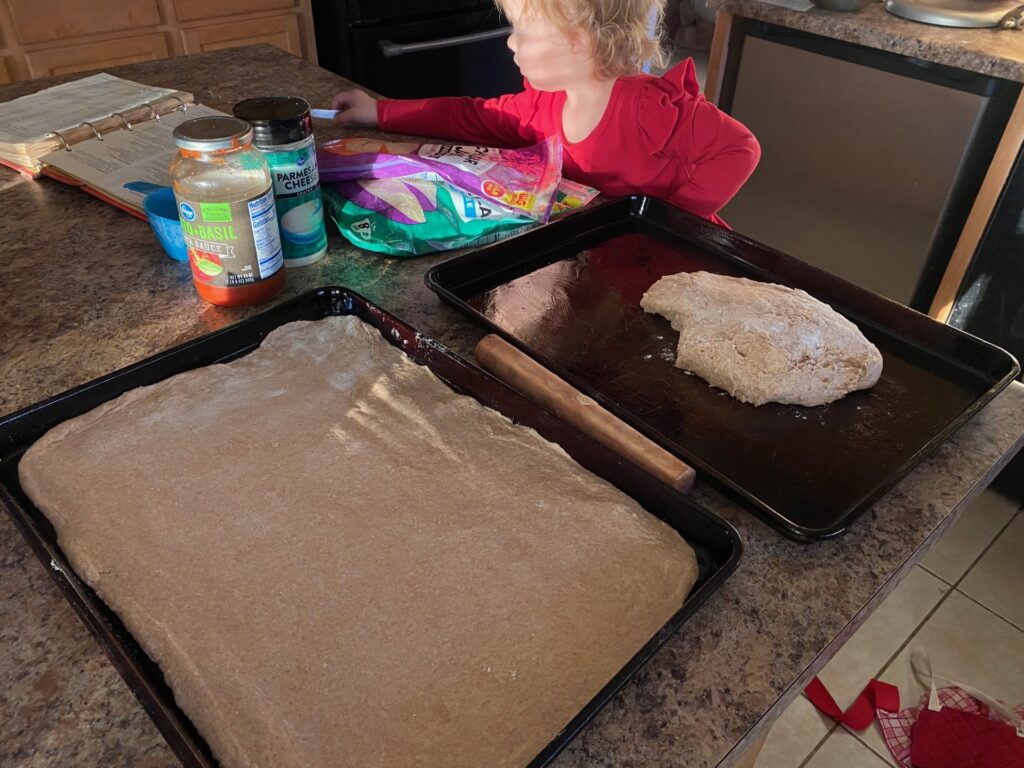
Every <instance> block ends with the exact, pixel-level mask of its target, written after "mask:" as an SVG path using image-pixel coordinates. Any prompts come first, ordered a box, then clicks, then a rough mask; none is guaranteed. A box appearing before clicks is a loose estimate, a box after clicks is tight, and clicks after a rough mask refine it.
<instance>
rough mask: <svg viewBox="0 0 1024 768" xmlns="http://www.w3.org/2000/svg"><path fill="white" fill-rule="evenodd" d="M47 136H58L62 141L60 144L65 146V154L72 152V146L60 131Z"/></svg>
mask: <svg viewBox="0 0 1024 768" xmlns="http://www.w3.org/2000/svg"><path fill="white" fill-rule="evenodd" d="M46 135H47V136H56V137H57V138H58V139H60V143H61V144H63V145H64V151H65V152H70V151H71V145H70V144H68V140H67V139H65V138H64V134H62V133H61V132H60V131H50V132H49V133H48V134H46Z"/></svg>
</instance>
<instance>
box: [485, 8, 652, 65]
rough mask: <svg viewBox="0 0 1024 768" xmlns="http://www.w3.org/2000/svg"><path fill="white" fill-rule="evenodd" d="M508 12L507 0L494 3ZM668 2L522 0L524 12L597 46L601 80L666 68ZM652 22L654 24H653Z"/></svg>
mask: <svg viewBox="0 0 1024 768" xmlns="http://www.w3.org/2000/svg"><path fill="white" fill-rule="evenodd" d="M495 2H496V3H497V5H498V8H499V9H500V10H502V11H504V10H505V8H504V4H505V0H495ZM665 2H666V0H522V12H523V13H524V14H525V13H536V14H537V15H539V16H542V17H544V18H546V19H548V20H549V21H551V22H553V23H554V24H555V25H556V26H558V27H559V28H560V29H561V30H562V31H564V32H575V31H583V32H584V33H585V34H587V35H589V37H590V39H591V40H592V41H593V44H594V59H595V60H596V62H597V74H598V76H599V77H604V78H615V77H619V76H620V75H635V74H637V73H639V72H640V71H641V70H642V69H643V66H644V64H645V63H646V62H650V63H652V64H657V65H663V64H664V63H665V60H666V56H665V51H664V50H663V49H662V47H661V42H660V40H659V39H658V36H657V34H655V35H654V36H652V34H651V32H652V27H653V29H654V30H660V29H661V23H662V20H663V18H664V14H665ZM652 22H653V23H652Z"/></svg>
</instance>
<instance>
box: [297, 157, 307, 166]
mask: <svg viewBox="0 0 1024 768" xmlns="http://www.w3.org/2000/svg"><path fill="white" fill-rule="evenodd" d="M295 164H296V165H305V164H306V156H305V155H299V157H298V158H297V159H296V160H295Z"/></svg>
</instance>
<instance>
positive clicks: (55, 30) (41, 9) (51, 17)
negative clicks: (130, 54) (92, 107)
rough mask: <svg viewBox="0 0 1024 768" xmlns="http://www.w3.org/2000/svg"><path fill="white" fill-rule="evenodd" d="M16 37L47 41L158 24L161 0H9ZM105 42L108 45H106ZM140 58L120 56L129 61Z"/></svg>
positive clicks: (23, 41)
mask: <svg viewBox="0 0 1024 768" xmlns="http://www.w3.org/2000/svg"><path fill="white" fill-rule="evenodd" d="M6 2H7V7H8V8H9V9H10V14H11V21H12V23H13V26H14V36H16V37H17V39H18V41H19V42H21V43H26V44H30V43H45V42H50V41H53V40H67V39H69V38H74V37H85V36H87V35H100V34H104V33H108V32H121V31H124V30H131V29H142V28H146V27H155V26H157V25H158V24H160V23H161V22H162V21H163V19H162V18H161V16H160V0H90V1H89V2H77V3H69V2H67V0H6ZM104 45H106V44H104ZM129 61H137V59H125V60H123V61H122V60H120V59H118V63H125V64H126V63H128V62H129Z"/></svg>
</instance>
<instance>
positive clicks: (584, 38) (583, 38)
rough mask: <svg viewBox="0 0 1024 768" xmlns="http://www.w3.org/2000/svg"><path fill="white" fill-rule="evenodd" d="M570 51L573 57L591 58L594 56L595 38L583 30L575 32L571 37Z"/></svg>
mask: <svg viewBox="0 0 1024 768" xmlns="http://www.w3.org/2000/svg"><path fill="white" fill-rule="evenodd" d="M569 50H570V51H571V52H572V54H573V56H579V57H580V58H584V59H587V58H590V57H591V56H593V55H594V38H593V36H592V35H591V34H590V33H589V32H586V31H584V30H582V29H577V30H573V32H572V34H570V35H569Z"/></svg>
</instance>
